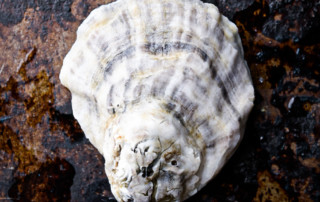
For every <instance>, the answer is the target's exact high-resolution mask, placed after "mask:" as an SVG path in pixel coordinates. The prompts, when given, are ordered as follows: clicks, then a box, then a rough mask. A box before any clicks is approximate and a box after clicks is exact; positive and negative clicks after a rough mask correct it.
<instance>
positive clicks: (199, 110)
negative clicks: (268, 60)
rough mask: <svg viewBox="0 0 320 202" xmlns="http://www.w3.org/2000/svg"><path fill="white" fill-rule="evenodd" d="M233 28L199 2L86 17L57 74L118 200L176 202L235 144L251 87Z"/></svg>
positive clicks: (117, 8) (158, 1)
mask: <svg viewBox="0 0 320 202" xmlns="http://www.w3.org/2000/svg"><path fill="white" fill-rule="evenodd" d="M237 31H238V30H237V27H236V26H235V25H234V24H233V23H232V22H230V21H229V20H228V19H227V18H226V17H224V16H222V15H221V14H220V13H219V11H218V9H217V8H216V7H215V6H214V5H212V4H206V3H202V2H200V1H199V0H119V1H116V2H113V3H110V4H108V5H103V6H101V7H99V8H97V9H95V10H94V11H92V13H91V14H90V15H89V17H88V18H87V19H86V20H85V21H84V22H83V23H82V24H81V26H80V27H79V29H78V31H77V40H76V42H75V43H74V45H73V46H72V48H71V50H70V52H69V53H68V54H67V56H66V57H65V59H64V62H63V67H62V69H61V74H60V79H61V82H62V84H63V85H64V86H66V87H67V88H68V89H69V90H70V91H71V93H72V107H73V113H74V117H75V118H76V119H77V120H78V121H79V123H80V125H81V128H82V129H83V131H84V133H85V134H86V137H87V138H89V140H90V142H91V143H92V144H93V145H94V146H95V147H96V148H97V149H98V150H99V152H100V153H101V154H102V155H103V156H104V158H105V171H106V174H107V176H108V179H109V182H110V184H111V189H112V192H113V194H114V196H115V197H116V199H117V200H118V201H139V202H140V201H182V200H184V199H187V198H188V197H190V196H192V195H193V194H195V193H196V192H198V191H199V190H200V189H201V188H202V187H203V186H205V185H206V184H207V183H208V181H209V180H210V179H212V178H213V177H214V176H215V175H217V173H218V172H219V170H220V169H221V168H222V166H223V165H224V164H225V163H226V161H227V160H228V159H229V158H230V156H231V155H232V154H233V152H234V151H235V149H236V148H237V146H238V144H239V142H240V140H241V138H242V136H243V133H244V128H245V123H246V120H247V117H248V114H249V112H250V110H251V108H252V106H253V99H254V91H253V86H252V82H251V78H250V73H249V70H248V67H247V65H246V62H245V61H244V59H243V50H242V45H241V41H240V37H239V35H238V32H237Z"/></svg>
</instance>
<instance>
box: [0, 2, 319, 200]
mask: <svg viewBox="0 0 320 202" xmlns="http://www.w3.org/2000/svg"><path fill="white" fill-rule="evenodd" d="M107 2H109V1H102V0H99V1H85V0H75V1H71V0H67V1H62V0H47V1H24V0H18V1H12V0H11V1H10V0H4V1H2V3H0V48H1V50H2V52H1V53H2V54H0V61H1V62H0V200H2V199H10V198H11V199H12V200H14V199H20V200H37V201H40V200H43V201H45V200H47V199H55V200H64V201H69V200H72V201H93V200H99V201H101V200H105V201H112V200H114V199H113V196H112V194H111V192H110V187H109V185H108V181H107V178H106V176H105V173H104V169H103V163H104V162H103V158H102V157H101V155H100V154H99V153H98V152H97V151H96V150H95V149H94V147H93V146H92V145H90V144H89V142H88V141H87V140H86V139H85V138H84V135H83V133H82V130H81V128H80V127H79V125H78V123H77V122H76V120H75V119H74V118H73V116H72V110H71V104H70V94H69V92H68V91H67V90H66V89H65V88H64V87H62V86H61V84H60V81H59V79H58V75H59V72H60V68H61V65H62V60H63V58H64V56H65V54H66V53H67V52H68V51H69V49H70V47H71V45H72V44H73V42H74V40H75V36H76V34H75V32H76V29H77V27H78V26H79V24H80V23H81V22H82V20H83V19H84V18H85V17H86V16H87V15H88V13H89V12H90V11H91V10H92V9H94V8H96V7H97V6H99V5H101V4H104V3H107ZM207 2H211V3H214V4H216V5H217V6H218V7H219V8H220V10H221V11H222V12H223V13H224V14H225V15H226V16H228V17H229V18H230V19H231V20H232V21H234V22H235V23H236V24H237V26H238V28H239V31H240V35H241V38H242V42H243V45H244V49H245V57H246V59H247V61H248V65H249V67H250V70H251V73H252V77H253V81H254V86H255V90H256V101H255V107H254V109H253V111H252V113H251V116H250V119H249V123H248V127H247V130H246V134H245V137H244V140H243V142H242V144H241V145H240V148H239V150H238V151H237V152H236V154H235V155H234V157H233V158H232V159H231V161H230V162H229V163H228V164H227V165H226V166H225V168H224V169H223V170H222V172H221V173H220V174H219V175H218V176H217V178H215V179H214V180H213V181H212V182H210V183H209V184H208V185H207V186H206V187H205V188H204V189H203V190H202V191H200V192H199V193H198V194H197V195H195V196H194V197H193V198H191V199H190V200H189V201H252V200H255V201H267V200H272V199H274V200H278V201H287V200H289V201H319V200H320V177H319V176H320V175H319V173H320V118H319V117H320V38H319V36H320V4H319V1H316V0H312V1H302V0H295V1H294V0H288V1H269V0H242V1H224V0H223V1H222V0H213V1H207ZM30 187H32V191H31V190H30ZM269 190H270V191H269ZM277 190H279V191H277Z"/></svg>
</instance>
